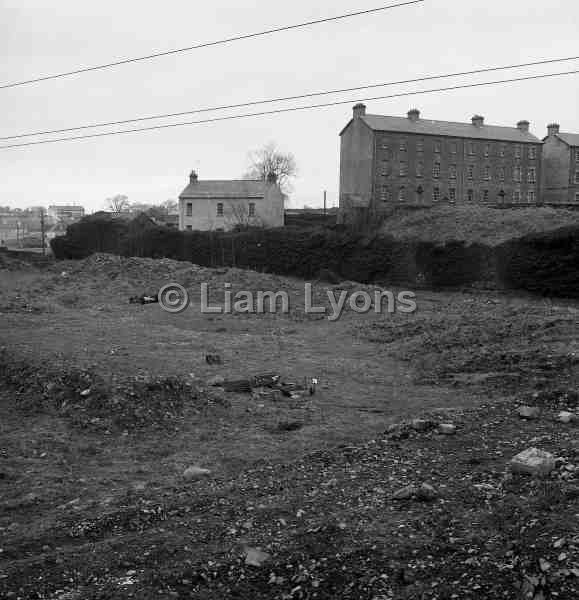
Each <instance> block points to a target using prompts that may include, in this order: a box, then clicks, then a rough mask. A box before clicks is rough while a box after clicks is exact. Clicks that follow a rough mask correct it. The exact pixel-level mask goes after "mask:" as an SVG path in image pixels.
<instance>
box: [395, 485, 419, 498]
mask: <svg viewBox="0 0 579 600" xmlns="http://www.w3.org/2000/svg"><path fill="white" fill-rule="evenodd" d="M417 489H418V488H417V487H416V486H415V485H407V486H405V487H403V488H400V489H399V490H398V491H396V492H394V494H392V500H409V499H410V498H413V497H414V495H415V494H416V491H417Z"/></svg>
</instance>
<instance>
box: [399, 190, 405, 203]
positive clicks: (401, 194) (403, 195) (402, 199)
mask: <svg viewBox="0 0 579 600" xmlns="http://www.w3.org/2000/svg"><path fill="white" fill-rule="evenodd" d="M398 200H400V202H404V200H406V188H405V187H404V186H402V187H401V188H400V190H399V192H398Z"/></svg>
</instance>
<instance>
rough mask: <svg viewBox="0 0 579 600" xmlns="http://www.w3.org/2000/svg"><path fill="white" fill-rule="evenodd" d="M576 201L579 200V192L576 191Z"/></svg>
mask: <svg viewBox="0 0 579 600" xmlns="http://www.w3.org/2000/svg"><path fill="white" fill-rule="evenodd" d="M575 202H579V192H575Z"/></svg>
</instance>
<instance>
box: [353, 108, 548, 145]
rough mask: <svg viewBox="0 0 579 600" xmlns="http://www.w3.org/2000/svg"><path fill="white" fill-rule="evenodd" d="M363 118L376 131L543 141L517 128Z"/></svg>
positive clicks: (388, 118)
mask: <svg viewBox="0 0 579 600" xmlns="http://www.w3.org/2000/svg"><path fill="white" fill-rule="evenodd" d="M361 118H362V119H363V120H364V122H365V123H366V124H367V125H368V127H370V128H371V129H374V130H375V131H388V132H396V133H397V132H400V133H417V134H422V135H439V136H445V137H457V138H474V139H480V140H497V141H505V142H521V143H534V144H540V143H541V140H540V139H539V138H538V137H536V136H534V135H533V134H532V133H525V132H524V131H520V130H519V129H517V128H516V127H501V126H499V125H486V124H485V125H482V126H481V127H476V126H475V125H473V124H472V123H454V122H452V121H431V120H428V119H422V118H421V119H418V121H411V120H410V119H408V118H407V117H388V116H382V115H363V116H362V117H361Z"/></svg>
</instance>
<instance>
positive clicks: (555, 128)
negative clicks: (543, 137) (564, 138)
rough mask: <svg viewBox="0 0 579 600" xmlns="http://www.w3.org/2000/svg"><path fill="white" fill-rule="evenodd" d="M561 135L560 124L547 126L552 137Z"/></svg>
mask: <svg viewBox="0 0 579 600" xmlns="http://www.w3.org/2000/svg"><path fill="white" fill-rule="evenodd" d="M558 133H559V123H550V124H549V125H547V134H548V135H549V136H550V137H551V136H554V135H557V134H558Z"/></svg>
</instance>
